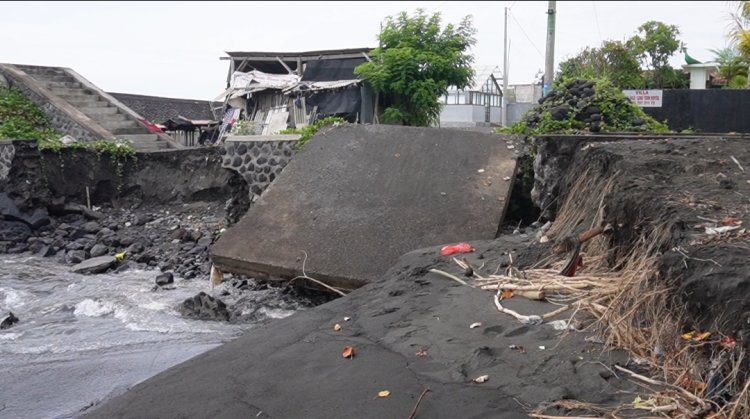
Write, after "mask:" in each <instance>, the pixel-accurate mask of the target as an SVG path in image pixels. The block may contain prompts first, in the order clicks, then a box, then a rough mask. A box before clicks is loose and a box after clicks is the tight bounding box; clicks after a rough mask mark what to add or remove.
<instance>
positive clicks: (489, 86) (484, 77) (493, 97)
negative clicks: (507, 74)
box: [440, 66, 503, 127]
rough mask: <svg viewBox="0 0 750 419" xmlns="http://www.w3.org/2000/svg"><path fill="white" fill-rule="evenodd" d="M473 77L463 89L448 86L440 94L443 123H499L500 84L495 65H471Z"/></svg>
mask: <svg viewBox="0 0 750 419" xmlns="http://www.w3.org/2000/svg"><path fill="white" fill-rule="evenodd" d="M474 74H475V76H474V81H473V82H472V84H471V86H469V87H467V88H466V89H463V90H459V89H456V88H451V89H449V90H448V94H446V95H445V96H443V97H442V98H441V102H442V103H443V104H444V105H445V106H443V110H442V112H440V126H442V127H477V126H490V125H493V124H494V125H499V124H500V122H501V118H502V115H501V106H502V98H503V93H502V88H501V87H500V83H501V82H500V80H502V77H501V71H500V68H499V67H498V66H484V67H477V68H475V69H474Z"/></svg>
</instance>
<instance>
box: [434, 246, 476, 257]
mask: <svg viewBox="0 0 750 419" xmlns="http://www.w3.org/2000/svg"><path fill="white" fill-rule="evenodd" d="M473 251H474V247H472V246H471V245H470V244H469V243H457V244H449V245H448V246H443V248H442V249H440V254H441V255H443V256H450V255H452V254H455V253H470V252H473Z"/></svg>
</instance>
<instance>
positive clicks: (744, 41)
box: [730, 1, 750, 88]
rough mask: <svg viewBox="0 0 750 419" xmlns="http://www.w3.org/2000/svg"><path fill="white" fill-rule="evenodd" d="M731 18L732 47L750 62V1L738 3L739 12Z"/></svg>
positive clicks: (749, 86)
mask: <svg viewBox="0 0 750 419" xmlns="http://www.w3.org/2000/svg"><path fill="white" fill-rule="evenodd" d="M731 16H732V21H733V24H732V29H731V30H730V39H731V40H732V45H733V46H734V47H736V48H737V50H738V51H739V53H740V55H742V58H744V59H745V61H746V62H750V1H740V2H737V10H736V11H735V12H734V13H732V14H731ZM746 87H748V88H750V77H748V84H747V85H746Z"/></svg>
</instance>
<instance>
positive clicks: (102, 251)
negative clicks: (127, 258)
mask: <svg viewBox="0 0 750 419" xmlns="http://www.w3.org/2000/svg"><path fill="white" fill-rule="evenodd" d="M107 252H108V248H107V246H105V245H103V244H95V245H94V247H92V248H91V251H90V252H89V253H91V257H99V256H104V255H106V254H107Z"/></svg>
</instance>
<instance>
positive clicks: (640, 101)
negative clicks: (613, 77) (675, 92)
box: [622, 90, 662, 108]
mask: <svg viewBox="0 0 750 419" xmlns="http://www.w3.org/2000/svg"><path fill="white" fill-rule="evenodd" d="M622 93H624V94H625V96H626V97H627V98H628V99H630V100H632V101H633V103H635V104H636V105H638V106H640V107H641V108H661V98H662V90H623V91H622Z"/></svg>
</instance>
